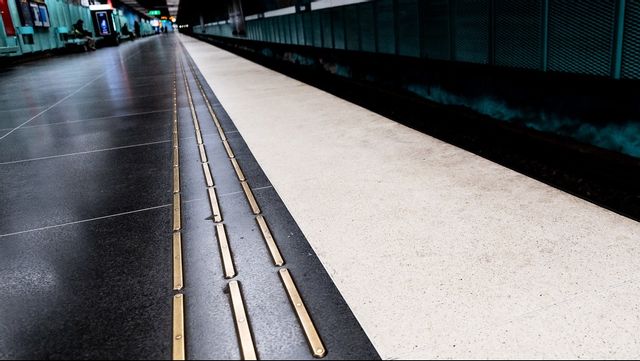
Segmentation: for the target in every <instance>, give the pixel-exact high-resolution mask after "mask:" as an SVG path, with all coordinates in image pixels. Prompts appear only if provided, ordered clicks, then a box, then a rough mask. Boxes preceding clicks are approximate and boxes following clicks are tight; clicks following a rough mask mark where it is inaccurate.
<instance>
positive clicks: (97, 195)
mask: <svg viewBox="0 0 640 361" xmlns="http://www.w3.org/2000/svg"><path fill="white" fill-rule="evenodd" d="M171 154H172V152H171V144H170V143H163V144H156V145H149V146H143V147H136V148H128V149H121V150H113V151H105V152H98V153H90V154H82V155H75V156H70V157H61V158H53V159H47V160H39V161H33V162H23V163H15V164H5V165H0V189H2V190H3V191H2V192H0V204H2V205H3V207H1V208H0V235H1V234H7V233H13V232H20V231H25V230H29V229H34V228H39V227H46V226H51V225H57V224H62V223H67V222H74V221H79V220H83V219H91V218H95V217H102V216H107V215H111V214H115V213H121V212H128V211H133V210H138V209H142V208H147V207H155V206H158V205H162V204H168V203H170V202H171V199H172V197H171V190H172V186H171V179H172V174H171V166H170V165H171Z"/></svg>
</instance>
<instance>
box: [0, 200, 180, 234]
mask: <svg viewBox="0 0 640 361" xmlns="http://www.w3.org/2000/svg"><path fill="white" fill-rule="evenodd" d="M170 206H171V203H168V204H163V205H160V206H155V207H148V208H142V209H136V210H134V211H128V212H122V213H114V214H110V215H107V216H101V217H95V218H89V219H83V220H80V221H74V222H68V223H61V224H56V225H53V226H46V227H40V228H33V229H28V230H25V231H20V232H13V233H7V234H0V238H4V237H10V236H15V235H19V234H24V233H29V232H38V231H44V230H47V229H53V228H59V227H65V226H72V225H75V224H82V223H88V222H93V221H100V220H103V219H108V218H114V217H121V216H126V215H130V214H135V213H141V212H146V211H152V210H155V209H161V208H167V207H170Z"/></svg>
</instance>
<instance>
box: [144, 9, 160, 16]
mask: <svg viewBox="0 0 640 361" xmlns="http://www.w3.org/2000/svg"><path fill="white" fill-rule="evenodd" d="M161 14H162V12H161V11H160V10H149V12H148V13H147V15H149V16H159V15H161Z"/></svg>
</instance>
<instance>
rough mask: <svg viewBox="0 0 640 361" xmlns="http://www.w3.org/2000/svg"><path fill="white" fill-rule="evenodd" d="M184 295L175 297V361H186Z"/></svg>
mask: <svg viewBox="0 0 640 361" xmlns="http://www.w3.org/2000/svg"><path fill="white" fill-rule="evenodd" d="M184 337H185V336H184V295H182V294H177V295H175V296H174V297H173V359H174V360H185V359H186V355H185V345H184Z"/></svg>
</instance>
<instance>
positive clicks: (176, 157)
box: [173, 147, 180, 167]
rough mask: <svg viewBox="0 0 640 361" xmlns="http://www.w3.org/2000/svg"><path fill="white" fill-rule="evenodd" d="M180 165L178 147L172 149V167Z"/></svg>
mask: <svg viewBox="0 0 640 361" xmlns="http://www.w3.org/2000/svg"><path fill="white" fill-rule="evenodd" d="M179 165H180V149H179V148H178V147H173V166H174V167H177V166H179Z"/></svg>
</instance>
